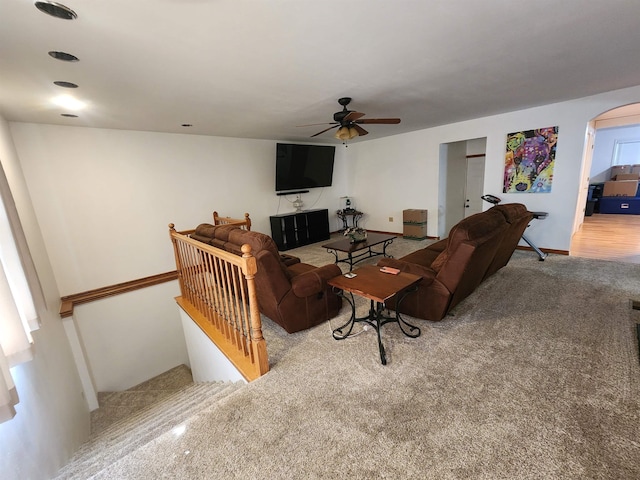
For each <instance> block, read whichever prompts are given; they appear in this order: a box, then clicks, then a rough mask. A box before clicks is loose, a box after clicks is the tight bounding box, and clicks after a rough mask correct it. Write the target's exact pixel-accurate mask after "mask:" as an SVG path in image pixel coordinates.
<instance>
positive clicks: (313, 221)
mask: <svg viewBox="0 0 640 480" xmlns="http://www.w3.org/2000/svg"><path fill="white" fill-rule="evenodd" d="M307 221H308V222H309V243H316V242H321V241H323V240H328V239H329V210H316V211H314V212H308V213H307Z"/></svg>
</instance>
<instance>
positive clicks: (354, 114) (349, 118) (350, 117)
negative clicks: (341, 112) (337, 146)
mask: <svg viewBox="0 0 640 480" xmlns="http://www.w3.org/2000/svg"><path fill="white" fill-rule="evenodd" d="M360 117H364V113H360V112H349V113H348V114H347V115H346V116H345V117H344V118H343V119H342V121H343V122H353V121H354V120H357V119H359V118H360Z"/></svg>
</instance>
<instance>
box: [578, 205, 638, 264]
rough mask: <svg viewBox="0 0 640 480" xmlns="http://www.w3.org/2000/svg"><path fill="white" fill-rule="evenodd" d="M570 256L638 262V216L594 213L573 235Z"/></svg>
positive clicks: (585, 219) (585, 218) (586, 218)
mask: <svg viewBox="0 0 640 480" xmlns="http://www.w3.org/2000/svg"><path fill="white" fill-rule="evenodd" d="M569 254H570V255H572V256H574V257H586V258H598V259H601V260H613V261H618V262H625V263H640V215H607V214H600V213H594V214H593V215H592V216H590V217H584V223H583V224H582V227H581V228H580V230H579V231H578V232H577V233H576V234H575V235H574V236H573V240H572V242H571V250H570V253H569Z"/></svg>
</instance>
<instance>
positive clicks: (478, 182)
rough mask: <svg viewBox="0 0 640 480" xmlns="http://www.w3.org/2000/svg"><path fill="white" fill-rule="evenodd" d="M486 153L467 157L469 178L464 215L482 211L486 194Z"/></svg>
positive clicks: (466, 187)
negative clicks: (483, 198) (483, 197)
mask: <svg viewBox="0 0 640 480" xmlns="http://www.w3.org/2000/svg"><path fill="white" fill-rule="evenodd" d="M484 161H485V156H484V155H471V156H468V157H467V179H466V185H465V193H464V195H465V202H464V216H465V218H466V217H469V216H471V215H473V214H475V213H480V212H481V211H482V202H483V200H482V198H480V197H482V195H484V192H483V190H484Z"/></svg>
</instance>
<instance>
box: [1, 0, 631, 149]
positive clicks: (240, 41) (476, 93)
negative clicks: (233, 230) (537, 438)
mask: <svg viewBox="0 0 640 480" xmlns="http://www.w3.org/2000/svg"><path fill="white" fill-rule="evenodd" d="M61 3H63V4H65V5H67V6H68V7H69V8H71V9H73V10H74V11H75V12H76V13H77V15H78V18H77V19H76V20H61V19H57V18H53V17H50V16H48V15H45V14H43V13H42V12H40V11H39V10H37V9H36V8H35V6H34V1H32V0H0V112H1V113H2V115H3V116H4V117H5V119H7V120H9V121H19V122H34V123H48V124H59V125H78V126H87V127H104V128H115V129H130V130H146V131H158V132H176V133H193V134H203V135H217V136H230V137H246V138H263V139H274V140H289V141H308V140H317V141H326V142H331V143H338V140H335V139H334V138H333V135H332V132H333V131H332V132H327V133H325V134H323V135H320V136H318V137H315V138H314V139H310V138H309V137H310V136H311V135H312V134H314V133H316V132H318V131H320V130H322V129H323V128H324V127H323V126H315V127H297V125H302V124H309V123H321V122H330V121H332V115H333V113H334V112H336V111H338V110H340V109H341V107H340V106H339V105H338V103H337V99H338V98H339V97H343V96H349V97H353V102H352V104H351V105H350V109H352V110H356V111H359V112H364V113H366V116H365V117H364V118H376V117H400V118H401V119H402V123H400V124H399V125H365V127H366V128H367V130H369V132H370V135H368V136H366V137H363V138H362V140H367V139H371V138H379V137H383V136H387V135H395V134H398V133H402V132H408V131H414V130H419V129H423V128H427V127H431V126H435V125H442V124H447V123H451V122H455V121H460V120H465V119H470V118H477V117H481V116H486V115H490V114H496V113H501V112H505V111H511V110H516V109H520V108H526V107H531V106H535V105H542V104H547V103H552V102H556V101H562V100H566V99H571V98H578V97H583V96H587V95H591V94H595V93H600V92H603V91H608V90H615V89H618V88H623V87H628V86H634V85H640V28H639V27H640V1H638V0H607V1H604V0H602V1H596V0H589V1H585V0H562V1H557V0H536V1H530V0H484V1H479V0H404V1H403V0H350V1H345V0H340V1H338V0H314V1H311V0H154V1H150V0H102V1H98V0H62V2H61ZM50 50H59V51H64V52H67V53H71V54H73V55H76V56H77V57H79V58H80V61H79V62H77V63H68V62H61V61H59V60H54V59H52V58H51V57H50V56H49V55H47V52H48V51H50ZM56 80H64V81H69V82H74V83H77V84H78V85H79V86H80V87H79V88H78V89H74V90H72V91H70V90H69V89H63V88H61V87H57V86H55V85H53V83H52V82H53V81H56ZM62 93H72V94H73V95H75V96H77V97H78V98H79V99H81V100H84V101H86V102H87V103H88V104H89V106H88V108H86V109H85V110H83V111H82V112H80V113H79V115H80V116H79V118H76V119H69V118H65V117H62V116H60V114H61V113H63V112H64V111H63V110H61V109H60V107H57V106H54V105H52V104H51V103H50V100H51V98H52V97H53V96H55V95H58V94H62ZM184 123H189V124H193V127H191V128H185V127H182V126H181V124H184ZM362 140H360V141H362ZM355 141H358V140H357V139H356V140H355Z"/></svg>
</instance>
